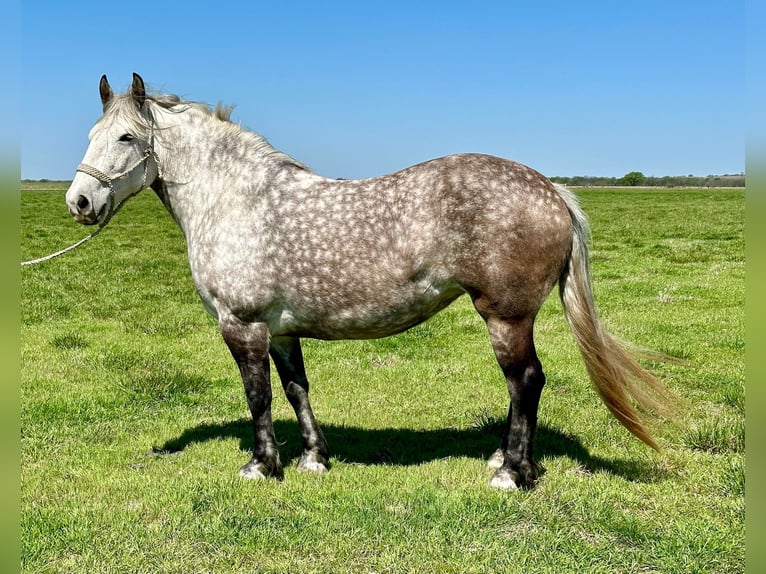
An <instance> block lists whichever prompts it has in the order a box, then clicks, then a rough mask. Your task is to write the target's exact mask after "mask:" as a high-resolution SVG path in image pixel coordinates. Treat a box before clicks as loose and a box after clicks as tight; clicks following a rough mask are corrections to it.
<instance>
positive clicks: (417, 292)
mask: <svg viewBox="0 0 766 574" xmlns="http://www.w3.org/2000/svg"><path fill="white" fill-rule="evenodd" d="M463 293H464V291H463V290H462V289H461V288H460V287H459V286H458V285H457V284H456V283H454V282H445V283H443V284H432V283H429V284H418V283H411V284H408V285H406V286H402V287H401V288H399V289H396V290H392V291H389V292H387V293H378V294H377V295H378V296H377V297H374V298H370V299H368V300H354V299H353V298H352V297H348V298H346V299H345V301H344V300H343V299H338V300H335V301H332V302H325V303H324V304H319V305H317V304H316V303H317V302H316V301H306V302H305V304H304V305H300V304H298V305H290V306H288V307H285V308H284V309H282V310H281V311H280V313H279V314H278V316H276V317H274V319H276V320H275V321H270V331H271V333H272V335H275V336H276V335H290V336H297V337H313V338H317V339H375V338H379V337H386V336H388V335H394V334H396V333H400V332H402V331H405V330H407V329H409V328H410V327H413V326H415V325H417V324H418V323H421V322H423V321H425V320H426V319H428V318H429V317H431V316H433V315H434V314H435V313H437V312H439V311H441V310H442V309H444V308H445V307H447V306H448V305H449V304H450V303H451V302H452V301H454V300H455V299H456V298H457V297H459V296H460V295H462V294H463ZM271 323H273V324H271Z"/></svg>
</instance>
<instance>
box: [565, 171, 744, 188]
mask: <svg viewBox="0 0 766 574" xmlns="http://www.w3.org/2000/svg"><path fill="white" fill-rule="evenodd" d="M550 180H551V181H553V182H555V183H561V184H563V185H572V186H583V187H608V186H618V185H619V186H630V187H637V186H640V187H745V174H744V173H737V174H725V175H705V176H700V175H665V176H662V177H655V176H651V175H650V176H646V175H644V174H643V173H641V172H640V171H631V172H630V173H626V174H625V175H624V176H622V177H600V176H590V175H575V176H572V177H561V176H554V177H551V178H550Z"/></svg>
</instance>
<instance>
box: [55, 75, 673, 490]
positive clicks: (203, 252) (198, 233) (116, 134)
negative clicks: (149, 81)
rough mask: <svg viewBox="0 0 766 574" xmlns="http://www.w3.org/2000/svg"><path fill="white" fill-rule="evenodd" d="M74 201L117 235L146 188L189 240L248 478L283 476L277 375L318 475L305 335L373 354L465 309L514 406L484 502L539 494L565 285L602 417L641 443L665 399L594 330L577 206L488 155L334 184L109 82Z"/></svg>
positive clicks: (209, 114)
mask: <svg viewBox="0 0 766 574" xmlns="http://www.w3.org/2000/svg"><path fill="white" fill-rule="evenodd" d="M99 95H100V98H101V104H102V112H103V115H102V116H101V117H100V119H98V121H97V122H96V123H95V125H94V126H93V128H92V129H91V131H90V134H89V145H88V148H87V151H86V152H85V155H84V157H83V161H82V163H81V164H80V165H79V166H78V167H77V170H76V173H75V176H74V178H73V180H72V183H71V186H70V187H69V189H68V190H67V192H66V203H67V206H68V209H69V212H70V213H71V215H72V216H73V218H74V220H75V221H77V222H79V223H82V224H85V225H98V226H99V229H100V228H101V227H103V226H104V225H106V224H107V222H109V220H110V219H111V218H112V217H113V216H114V214H115V213H116V212H117V211H118V210H119V209H120V208H121V207H122V206H123V205H124V204H125V202H126V201H127V200H128V199H129V198H130V197H132V196H133V195H135V194H137V193H138V192H140V191H141V190H143V189H144V188H147V187H150V188H151V189H152V190H154V192H155V193H156V194H157V195H158V197H159V199H160V200H161V202H162V203H163V204H164V206H165V208H167V210H168V211H169V212H170V214H171V216H172V217H173V219H174V220H175V221H176V222H177V224H178V225H179V226H180V228H181V230H182V231H183V234H184V237H185V240H186V244H187V252H188V259H189V266H190V269H191V277H192V280H193V282H194V285H195V287H196V290H197V292H198V293H199V297H200V299H201V301H202V304H203V306H204V308H205V309H206V310H207V312H209V313H210V314H211V315H212V316H213V317H214V318H215V319H216V320H217V322H218V325H219V328H220V333H221V335H222V337H223V339H224V341H225V342H226V345H227V346H228V349H229V350H230V352H231V354H232V356H233V358H234V360H235V361H236V364H237V365H238V367H239V372H240V374H241V378H242V382H243V384H244V389H245V396H246V399H247V404H248V407H249V410H250V413H251V415H252V421H253V433H254V441H253V452H252V457H251V458H250V460H249V462H247V463H246V464H245V465H244V466H242V467H241V469H240V471H239V473H240V475H241V476H243V477H245V478H250V479H265V478H267V477H277V478H283V477H284V474H283V469H282V464H281V462H280V457H279V451H278V448H277V441H276V439H275V436H274V428H273V422H272V415H271V402H272V390H271V382H270V360H269V358H271V361H273V363H274V366H275V367H276V370H277V373H278V375H279V378H280V380H281V383H282V387H283V390H284V393H285V395H286V397H287V399H288V401H289V403H290V405H291V406H292V408H293V409H294V411H295V414H296V417H297V419H298V423H299V426H300V432H301V437H302V443H303V444H302V447H303V450H302V454H301V457H300V460H299V462H298V464H297V467H298V469H299V470H304V471H309V472H317V473H320V472H325V471H327V470H328V468H329V466H330V454H329V448H328V445H327V441H326V440H325V437H324V435H323V434H322V430H321V429H320V427H319V425H318V424H317V421H316V418H315V416H314V413H313V410H312V407H311V404H310V402H309V382H308V378H307V376H306V371H305V367H304V360H303V354H302V351H301V342H300V339H301V338H302V337H311V338H316V339H324V340H335V339H361V338H378V337H385V336H389V335H393V334H396V333H399V332H401V331H404V330H406V329H408V328H410V327H413V326H414V325H417V324H419V323H421V322H422V321H425V320H426V319H428V318H429V317H431V316H432V315H434V314H435V313H437V312H439V311H440V310H442V309H444V308H445V307H447V306H448V305H449V304H450V303H451V302H453V301H454V300H455V299H456V298H458V297H460V296H461V295H468V296H469V297H470V299H471V301H472V302H473V306H474V308H475V309H476V311H477V312H478V314H479V315H480V316H481V318H482V319H483V320H484V321H485V323H486V327H487V330H488V332H489V339H490V342H491V345H492V349H493V350H494V354H495V357H496V359H497V362H498V364H499V366H500V369H501V370H502V373H503V375H504V377H505V380H506V382H507V387H508V393H509V396H510V401H509V408H508V416H507V420H506V422H505V425H504V427H503V432H502V436H501V440H500V445H499V447H498V449H497V450H496V451H495V452H494V453H493V454H492V455H491V457H490V458H489V461H488V465H489V466H490V468H491V469H493V471H494V472H493V473H492V477H491V479H490V486H491V487H493V488H498V489H503V490H512V489H517V488H532V487H533V486H534V485H535V483H536V481H537V480H538V478H539V477H540V475H541V473H542V472H543V470H544V469H543V468H542V466H541V465H540V464H538V463H537V461H536V460H535V459H534V457H533V439H534V434H535V429H536V426H537V411H538V404H539V400H540V396H541V393H542V389H543V386H544V384H545V375H544V373H543V369H542V365H541V363H540V360H539V359H538V356H537V353H536V350H535V344H534V339H533V325H534V322H535V317H536V315H537V312H538V310H539V309H540V307H541V305H542V304H543V302H544V301H545V300H546V298H547V297H548V295H549V294H550V292H551V291H552V289H553V288H554V286H555V285H556V284H558V286H559V295H560V299H561V301H562V303H563V308H564V311H565V315H566V318H567V320H568V322H569V324H570V327H571V330H572V332H573V334H574V338H575V340H576V342H577V345H578V347H579V350H580V352H581V355H582V358H583V360H584V363H585V365H586V368H587V372H588V374H589V377H590V379H591V381H592V383H593V386H594V387H595V389H596V391H597V392H598V394H599V395H600V397H601V399H602V401H603V403H604V404H605V405H606V407H607V408H608V409H609V410H610V411H611V412H612V414H613V415H614V416H615V417H616V418H617V420H618V421H619V422H620V423H621V424H622V425H623V426H625V428H627V430H628V431H630V432H631V433H633V434H634V435H635V436H636V437H638V438H639V439H640V440H641V441H643V442H644V443H646V444H647V445H649V446H650V447H652V448H655V449H658V448H659V445H658V443H657V441H656V440H655V439H654V438H653V437H652V435H651V433H650V432H649V430H648V427H647V420H646V418H647V416H648V415H649V414H650V413H653V414H657V413H662V412H663V409H664V407H665V404H666V401H665V400H664V398H663V397H665V395H666V388H665V387H664V385H663V384H662V383H660V382H659V381H658V380H657V379H656V378H655V377H654V376H653V375H652V374H651V373H650V372H648V370H646V369H645V368H644V367H642V366H641V365H640V364H639V363H638V362H637V361H636V360H635V359H634V358H633V357H632V356H631V354H629V353H628V352H627V351H626V350H625V348H624V346H622V345H621V344H620V343H618V341H617V340H616V338H615V337H614V336H612V335H611V334H610V333H608V332H607V331H606V330H605V329H604V327H603V326H602V325H601V322H600V320H599V318H598V314H597V310H596V306H595V303H594V298H593V292H592V286H591V275H590V270H589V258H588V247H587V240H588V235H589V225H588V220H587V218H586V215H585V214H584V212H583V210H582V209H581V207H580V206H579V203H578V200H577V198H576V196H575V195H574V193H573V192H571V191H570V190H568V189H567V188H565V187H563V186H561V185H557V184H553V183H552V182H551V181H550V180H549V179H547V178H546V177H544V176H543V175H542V174H540V173H538V172H537V171H535V170H534V169H532V168H530V167H527V166H525V165H522V164H520V163H517V162H514V161H511V160H506V159H501V158H498V157H493V156H489V155H482V154H457V155H450V156H447V157H442V158H438V159H433V160H430V161H426V162H424V163H420V164H417V165H414V166H411V167H408V168H406V169H403V170H401V171H398V172H395V173H392V174H388V175H383V176H379V177H372V178H369V179H357V180H354V179H347V180H341V179H328V178H325V177H322V176H320V175H318V174H316V173H314V172H312V171H311V170H310V169H309V168H307V167H306V166H305V165H303V164H301V163H300V162H298V161H296V160H295V159H293V158H292V157H290V156H289V155H287V154H285V153H283V152H281V151H278V150H276V149H275V148H273V147H272V146H271V145H270V144H269V143H268V142H267V141H266V140H265V139H264V138H263V137H262V136H260V135H258V134H256V133H254V132H252V131H249V130H246V129H244V128H243V127H241V126H239V125H237V124H235V123H233V122H232V121H231V119H230V114H231V108H225V107H223V106H221V105H220V104H219V105H218V106H217V107H216V108H215V109H213V108H212V107H211V106H209V105H207V104H204V103H200V102H192V101H186V100H182V99H181V98H179V97H178V96H173V95H168V94H147V90H146V87H145V84H144V81H143V79H142V78H141V76H139V75H138V74H135V73H134V74H133V81H132V84H131V85H130V88H129V89H128V91H127V92H126V93H124V94H117V95H115V93H114V92H113V91H112V88H111V86H110V85H109V81H108V80H107V77H106V75H104V76H102V77H101V80H100V83H99Z"/></svg>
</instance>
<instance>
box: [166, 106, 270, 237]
mask: <svg viewBox="0 0 766 574" xmlns="http://www.w3.org/2000/svg"><path fill="white" fill-rule="evenodd" d="M185 113H186V112H182V113H180V114H178V115H177V116H175V117H173V116H170V120H171V121H172V125H168V126H163V131H164V133H163V136H162V140H160V142H158V143H159V145H158V149H157V155H158V157H159V162H160V169H159V172H160V178H159V179H158V181H157V182H155V184H154V185H152V189H154V191H155V192H156V193H157V195H158V196H159V198H160V200H161V201H162V203H163V204H164V205H165V207H166V208H167V210H168V211H169V212H170V214H171V215H172V216H173V218H174V219H175V220H176V222H177V223H178V224H179V226H180V227H181V229H182V230H183V231H184V233H185V234H186V235H187V238H188V235H189V231H191V230H192V229H191V227H192V226H193V225H194V224H195V222H196V221H199V220H201V219H208V218H210V217H215V213H214V212H213V211H214V210H215V209H216V205H217V204H219V202H220V196H221V194H222V193H236V192H237V189H236V188H237V185H236V182H235V181H234V180H239V181H243V180H244V181H247V180H250V181H257V178H256V175H257V174H258V172H259V171H262V170H263V169H264V168H265V167H264V162H262V161H261V162H259V158H258V157H257V156H256V155H253V154H247V153H242V152H243V150H242V149H241V147H239V146H244V145H246V142H244V141H243V142H237V141H232V136H231V133H227V131H226V130H225V129H224V127H223V126H217V125H216V123H215V122H214V121H210V120H209V119H208V118H204V117H202V118H201V117H195V116H192V118H190V120H193V121H189V120H187V121H184V120H185V119H186V118H184V117H183V116H184V115H185ZM245 151H246V150H245ZM243 157H247V158H248V160H249V161H241V159H242V158H243ZM237 163H240V165H236V164H237ZM235 165H236V168H233V166H235ZM249 172H253V173H252V174H251V173H249Z"/></svg>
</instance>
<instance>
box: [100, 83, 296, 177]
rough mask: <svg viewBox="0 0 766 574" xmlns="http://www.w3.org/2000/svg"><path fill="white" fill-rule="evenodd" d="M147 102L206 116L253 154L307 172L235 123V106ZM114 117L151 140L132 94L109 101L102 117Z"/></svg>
mask: <svg viewBox="0 0 766 574" xmlns="http://www.w3.org/2000/svg"><path fill="white" fill-rule="evenodd" d="M146 101H147V103H148V106H149V109H150V110H151V109H152V107H153V106H156V107H158V108H160V109H161V110H165V111H168V112H171V113H184V112H188V111H195V112H198V113H200V114H202V115H204V116H208V117H210V118H211V119H213V120H215V121H216V122H219V123H220V125H218V126H217V127H218V129H222V130H224V133H225V135H226V136H228V137H231V138H239V139H241V140H242V141H243V142H244V143H245V144H246V145H247V146H248V147H250V149H251V150H252V151H253V152H254V153H256V154H258V155H262V156H268V157H270V158H273V159H277V160H279V161H281V162H283V163H287V164H291V165H294V166H295V167H298V168H300V169H305V170H308V168H307V167H306V166H305V165H303V164H302V163H300V162H299V161H297V160H296V159H294V158H292V157H290V156H289V155H287V154H286V153H284V152H281V151H279V150H277V149H275V148H274V147H272V145H271V144H270V143H269V142H268V141H267V140H266V138H264V137H263V136H261V135H259V134H257V133H255V132H252V131H250V130H248V129H245V128H243V127H242V126H241V125H240V124H236V123H234V122H232V121H231V113H232V111H233V110H234V106H232V105H224V104H222V103H221V102H218V104H216V106H215V108H213V107H211V106H210V105H208V104H206V103H203V102H194V101H188V100H183V99H181V98H180V97H178V96H176V95H174V94H154V95H147V96H146ZM111 114H118V116H119V117H120V119H122V120H123V121H125V122H126V123H127V124H128V126H129V129H130V130H131V131H132V132H133V135H134V136H136V137H138V138H141V139H145V140H148V139H149V138H150V137H151V136H152V129H153V128H152V126H151V125H150V123H149V122H147V120H146V117H144V115H143V114H141V113H140V111H139V109H138V107H137V106H136V103H135V101H134V100H133V98H132V96H131V95H130V94H129V93H128V94H119V95H115V96H114V97H113V98H112V99H111V100H110V101H109V103H108V104H107V106H106V109H105V110H104V116H103V117H104V118H105V117H107V115H111ZM102 119H103V118H102ZM159 131H161V130H159ZM155 134H157V131H155Z"/></svg>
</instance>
